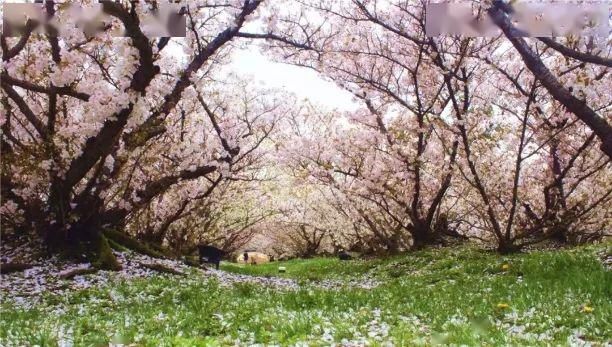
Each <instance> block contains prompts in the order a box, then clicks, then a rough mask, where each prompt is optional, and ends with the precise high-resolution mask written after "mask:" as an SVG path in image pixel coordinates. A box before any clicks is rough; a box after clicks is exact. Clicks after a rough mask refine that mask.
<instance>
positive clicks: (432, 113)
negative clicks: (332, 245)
mask: <svg viewBox="0 0 612 347" xmlns="http://www.w3.org/2000/svg"><path fill="white" fill-rule="evenodd" d="M474 6H475V8H474V11H475V12H479V11H480V13H481V15H489V16H490V17H491V18H492V19H493V21H494V22H495V23H496V24H497V25H498V26H499V27H500V28H501V29H502V34H501V35H500V36H498V37H494V38H468V37H459V36H457V37H436V38H434V37H428V36H427V35H426V33H425V7H426V1H361V0H351V1H334V2H328V1H318V0H313V1H296V4H295V6H288V7H287V8H289V9H291V10H284V11H278V12H277V11H275V12H274V13H273V14H272V15H271V16H270V18H268V21H269V22H270V23H273V24H271V25H270V26H269V27H268V28H267V30H268V31H266V32H260V33H253V34H250V35H249V36H250V37H254V38H259V39H264V40H266V46H267V48H269V49H268V51H269V52H273V53H272V54H273V55H272V56H273V57H274V58H276V59H277V60H279V61H285V62H287V61H289V62H291V63H293V64H296V65H299V66H306V67H309V68H313V69H316V70H317V71H319V72H320V73H321V74H323V75H325V76H327V77H329V78H331V79H332V80H334V81H335V82H336V83H338V84H339V85H341V86H343V87H344V88H346V89H347V90H349V91H350V92H352V93H353V94H354V96H355V98H356V99H357V100H359V102H360V103H361V104H362V105H363V107H362V109H360V110H358V111H357V112H355V113H352V114H350V115H347V118H348V119H349V122H350V123H349V124H347V122H345V121H342V120H340V121H338V119H337V117H335V116H329V120H328V124H329V126H328V127H324V128H320V129H319V131H315V132H311V134H309V135H306V136H304V135H301V136H299V138H300V139H301V141H302V143H299V144H298V145H297V146H296V148H294V149H293V151H292V153H293V154H294V155H293V156H292V159H293V163H292V167H294V168H296V169H299V170H302V171H303V172H302V175H303V176H306V177H308V178H310V179H311V182H312V183H316V184H319V185H324V186H326V187H329V189H331V190H333V191H334V192H336V193H338V194H341V195H342V197H341V199H342V203H341V204H340V206H341V207H340V208H341V209H342V210H349V211H350V212H349V213H348V216H349V217H348V218H349V219H350V220H352V221H354V223H355V224H358V225H360V226H361V228H362V229H364V230H365V231H362V232H361V233H362V234H366V235H371V236H372V237H373V238H374V239H377V240H379V242H378V243H377V244H378V245H382V246H383V248H384V249H386V250H387V251H391V252H393V251H397V250H398V249H401V248H406V247H408V246H416V247H419V246H423V245H427V244H431V243H437V242H441V241H443V239H444V238H445V237H447V236H456V237H471V238H478V239H482V240H483V241H495V242H496V244H497V245H498V250H499V251H500V252H511V251H515V250H518V249H521V248H522V247H523V246H525V245H529V244H531V243H536V242H540V241H542V240H544V239H549V238H554V239H556V240H559V241H562V242H586V241H589V240H593V239H599V238H601V237H603V236H609V230H610V226H611V221H612V219H611V217H612V211H611V209H610V208H609V204H610V200H611V199H612V175H610V158H611V157H612V152H611V151H610V138H611V136H612V128H611V127H610V124H609V123H608V119H609V115H610V110H611V107H612V100H611V99H610V93H609V84H610V78H609V68H610V66H611V63H612V60H610V58H608V56H609V54H610V46H609V42H608V41H606V40H607V39H606V38H605V37H590V38H583V37H574V36H571V37H567V38H564V39H563V40H562V41H561V42H559V41H555V40H553V39H548V38H541V39H525V38H523V37H519V36H518V35H517V32H518V31H517V30H516V29H515V28H514V27H513V25H512V23H511V22H510V20H509V17H508V15H509V14H510V13H511V11H512V9H511V8H510V6H509V5H507V4H506V3H504V2H502V1H493V2H492V3H491V4H489V5H487V4H480V3H479V4H475V5H474ZM479 6H483V7H479ZM279 13H280V14H279ZM313 18H317V20H316V21H313ZM508 41H510V43H511V44H512V45H509V44H508ZM320 124H321V122H320V121H318V120H317V121H316V122H315V124H313V126H314V127H317V126H320ZM296 141H298V140H296ZM304 149H308V150H306V151H305V150H304ZM343 213H344V212H343ZM370 244H372V243H370Z"/></svg>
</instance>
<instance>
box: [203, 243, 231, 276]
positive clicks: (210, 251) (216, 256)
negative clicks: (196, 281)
mask: <svg viewBox="0 0 612 347" xmlns="http://www.w3.org/2000/svg"><path fill="white" fill-rule="evenodd" d="M198 253H199V254H200V264H203V263H209V264H215V268H216V269H217V270H219V262H221V259H222V258H223V257H224V256H225V252H224V251H222V250H220V249H219V248H217V247H214V246H205V245H200V246H198Z"/></svg>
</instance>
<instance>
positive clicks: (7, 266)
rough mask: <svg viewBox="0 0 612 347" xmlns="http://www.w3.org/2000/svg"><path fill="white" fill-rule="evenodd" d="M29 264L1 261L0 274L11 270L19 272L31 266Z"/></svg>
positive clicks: (11, 271)
mask: <svg viewBox="0 0 612 347" xmlns="http://www.w3.org/2000/svg"><path fill="white" fill-rule="evenodd" d="M31 267H32V265H30V264H20V263H2V264H0V274H2V275H6V274H10V273H13V272H21V271H24V270H27V269H29V268H31Z"/></svg>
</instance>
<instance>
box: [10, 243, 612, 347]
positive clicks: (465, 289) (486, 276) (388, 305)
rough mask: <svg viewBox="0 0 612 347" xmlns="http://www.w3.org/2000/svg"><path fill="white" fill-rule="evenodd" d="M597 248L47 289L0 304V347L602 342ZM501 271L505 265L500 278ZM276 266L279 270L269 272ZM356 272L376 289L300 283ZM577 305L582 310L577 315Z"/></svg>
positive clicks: (604, 318)
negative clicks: (293, 287)
mask: <svg viewBox="0 0 612 347" xmlns="http://www.w3.org/2000/svg"><path fill="white" fill-rule="evenodd" d="M602 247H605V246H591V247H586V248H578V249H573V250H562V251H545V252H534V253H529V254H519V255H512V256H505V257H500V256H498V255H495V254H492V253H486V252H483V251H480V250H477V249H472V248H466V247H463V248H453V249H440V250H424V251H419V252H415V253H411V254H407V255H403V256H397V257H392V258H388V259H378V260H370V261H349V262H340V261H338V260H336V259H326V258H316V259H309V260H292V261H287V262H277V263H271V264H263V265H256V266H240V265H234V264H224V265H223V266H222V268H223V269H225V270H227V271H233V272H238V273H242V274H253V275H262V276H280V275H282V276H284V277H290V278H296V279H298V280H300V283H305V285H304V286H303V288H302V289H301V290H299V291H281V290H276V289H273V288H262V287H259V286H256V285H252V284H239V285H235V286H234V287H232V288H223V287H220V286H219V285H218V284H217V283H216V282H214V281H205V280H202V278H201V277H199V276H197V275H196V274H190V275H188V276H185V277H168V276H159V277H156V278H153V279H147V280H134V281H131V282H120V283H113V285H112V286H109V287H102V288H96V289H89V290H84V291H80V292H76V293H73V294H71V295H67V296H61V297H60V296H54V295H51V294H49V295H47V296H46V297H45V298H44V300H43V302H42V303H41V304H40V305H38V306H37V307H35V308H34V309H32V310H27V311H23V310H19V309H16V308H15V307H14V306H13V305H12V304H11V302H10V301H8V300H6V299H2V303H1V304H0V308H1V309H2V312H1V315H0V340H1V341H0V345H13V344H14V345H34V344H38V345H43V346H54V345H57V341H58V334H59V333H60V332H62V333H63V334H64V335H70V336H72V339H73V341H74V344H75V345H77V346H81V345H83V346H95V345H108V343H109V342H110V341H115V342H123V343H136V345H144V346H225V345H235V344H237V345H240V346H242V345H248V344H252V343H262V344H266V345H268V344H279V345H283V346H285V345H294V344H296V343H298V342H305V343H307V345H310V346H327V345H330V344H331V341H335V342H336V343H338V342H340V341H342V340H343V339H346V340H350V341H356V342H357V343H364V342H365V341H368V342H370V343H371V345H373V346H382V345H384V343H385V342H387V341H391V342H393V343H395V345H397V346H413V345H432V344H455V345H461V344H464V345H469V346H476V345H478V346H481V345H490V346H491V345H495V346H498V345H499V346H506V345H568V344H572V343H573V340H571V339H572V338H573V337H571V336H581V338H582V339H584V340H588V341H590V342H592V343H594V344H595V345H597V344H604V343H606V342H610V341H612V326H611V325H610V323H609V322H611V321H612V304H611V302H612V301H611V299H612V274H611V273H610V272H609V271H606V270H605V269H604V268H603V267H602V265H601V263H600V262H599V260H598V259H597V257H596V256H595V252H596V251H598V250H601V249H602ZM503 264H508V269H507V270H505V271H504V270H502V266H503ZM278 266H285V267H286V268H287V272H286V273H284V274H278ZM362 276H368V277H374V278H376V279H377V280H379V281H381V285H380V286H379V287H377V288H375V289H372V290H364V289H350V288H345V289H342V290H323V289H318V288H317V287H315V286H313V285H309V284H308V283H311V280H314V281H318V280H321V279H327V278H331V279H335V280H342V279H345V280H348V279H351V278H359V277H362ZM498 304H507V305H508V308H499V307H498ZM583 305H588V306H589V307H592V308H593V312H590V313H586V312H583V310H582V307H583ZM68 332H69V333H68ZM568 338H569V340H568Z"/></svg>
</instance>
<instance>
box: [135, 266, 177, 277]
mask: <svg viewBox="0 0 612 347" xmlns="http://www.w3.org/2000/svg"><path fill="white" fill-rule="evenodd" d="M141 265H142V266H144V267H146V268H147V269H151V270H154V271H157V272H163V273H169V274H173V275H183V276H184V275H185V274H184V273H182V272H180V271H177V270H175V269H173V268H171V267H168V266H165V265H162V264H158V263H151V264H141Z"/></svg>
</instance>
